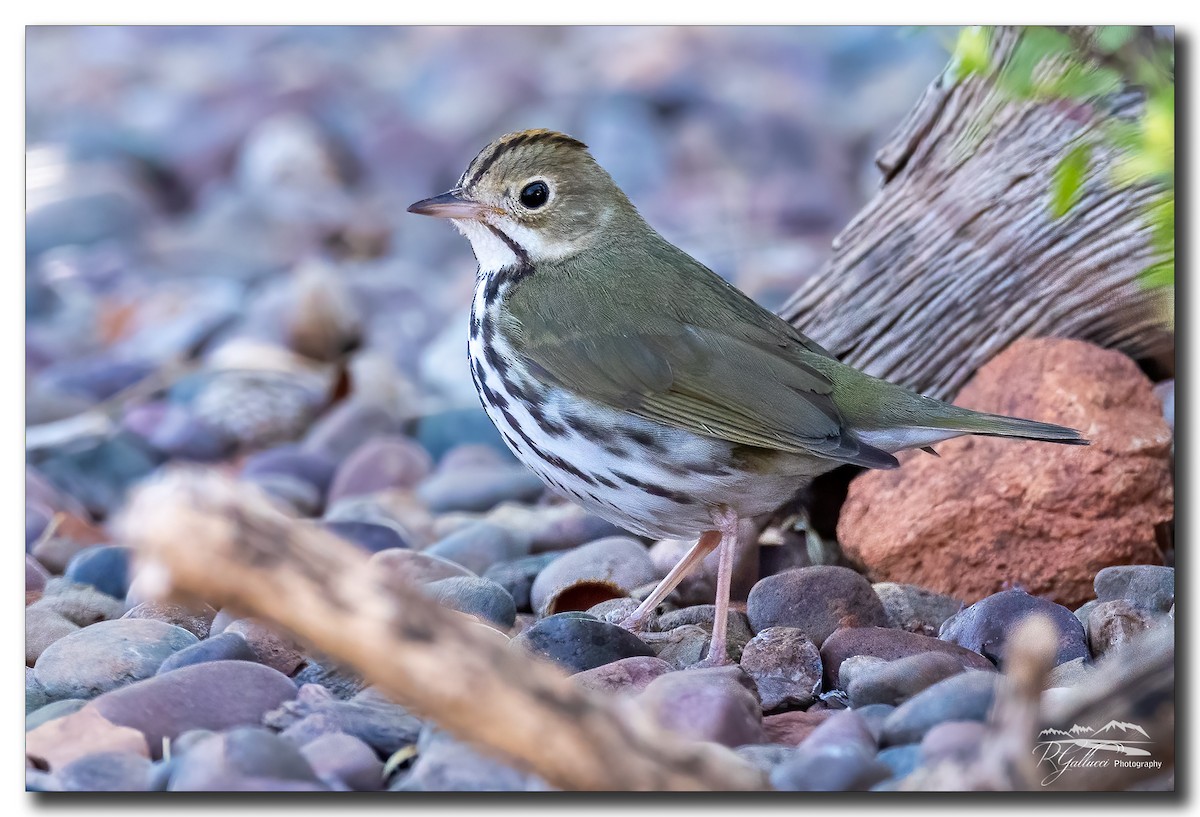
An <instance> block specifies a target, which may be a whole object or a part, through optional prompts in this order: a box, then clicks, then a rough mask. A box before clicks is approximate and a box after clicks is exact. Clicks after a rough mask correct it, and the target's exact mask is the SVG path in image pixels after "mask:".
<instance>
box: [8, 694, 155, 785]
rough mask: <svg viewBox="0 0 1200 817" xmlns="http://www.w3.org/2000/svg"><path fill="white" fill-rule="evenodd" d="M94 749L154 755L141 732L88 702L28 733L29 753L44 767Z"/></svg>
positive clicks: (65, 762) (86, 753)
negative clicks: (90, 705)
mask: <svg viewBox="0 0 1200 817" xmlns="http://www.w3.org/2000/svg"><path fill="white" fill-rule="evenodd" d="M94 752H123V753H128V754H134V755H137V756H139V757H149V756H150V750H149V747H148V746H147V744H146V738H145V737H144V736H143V735H142V733H141V732H139V731H138V730H136V729H130V728H129V727H127V726H121V725H118V724H115V723H113V722H112V721H110V720H108V719H107V718H105V717H104V716H103V715H102V714H100V713H99V712H98V711H96V710H95V709H93V708H91V707H86V706H85V707H84V708H83V709H80V710H79V711H78V712H72V713H71V714H70V715H64V716H63V717H61V718H55V719H54V720H51V721H47V722H46V723H43V724H42V725H41V726H39V727H37V728H36V729H33V730H32V731H30V732H27V733H26V734H25V755H26V757H30V758H34V759H35V762H37V763H38V764H39V765H40V766H41V767H42V768H48V769H51V770H54V769H58V768H61V767H62V766H65V765H66V764H68V763H70V762H71V761H72V760H75V759H76V758H80V757H84V756H85V755H90V754H92V753H94Z"/></svg>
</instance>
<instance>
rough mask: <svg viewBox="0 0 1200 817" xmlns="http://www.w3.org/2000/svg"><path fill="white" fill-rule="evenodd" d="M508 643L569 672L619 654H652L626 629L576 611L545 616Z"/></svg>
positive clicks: (604, 661) (586, 668)
mask: <svg viewBox="0 0 1200 817" xmlns="http://www.w3.org/2000/svg"><path fill="white" fill-rule="evenodd" d="M509 644H510V645H511V646H512V647H513V648H521V649H526V650H529V651H530V652H532V653H534V654H536V655H540V656H542V657H544V658H548V659H549V660H551V661H553V662H554V663H556V664H558V665H559V666H561V667H562V668H563V669H565V670H566V671H567V672H571V673H575V672H582V671H583V670H589V669H595V668H596V667H601V666H604V665H605V664H609V663H612V662H613V661H619V660H621V659H622V658H632V657H633V656H636V655H642V656H653V655H654V652H653V650H651V649H650V647H648V646H647V645H646V643H645V642H644V641H642V640H641V639H640V638H638V637H637V636H635V635H634V634H633V633H631V632H629V631H628V630H625V629H622V628H621V627H618V626H617V625H615V624H608V623H607V622H603V621H599V620H598V619H594V618H584V617H581V616H580V615H579V614H577V613H558V614H556V615H552V616H548V617H547V618H544V619H542V620H541V621H539V622H537V623H536V624H534V625H533V626H532V627H530V628H529V629H528V630H526V631H525V632H523V633H521V634H520V635H519V636H517V637H516V638H514V639H512V641H510V642H509Z"/></svg>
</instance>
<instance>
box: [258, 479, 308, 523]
mask: <svg viewBox="0 0 1200 817" xmlns="http://www.w3.org/2000/svg"><path fill="white" fill-rule="evenodd" d="M245 482H246V483H247V484H249V485H253V486H254V487H256V488H257V489H258V490H260V491H262V492H263V493H264V494H266V495H267V497H268V498H269V499H271V500H273V501H274V502H275V504H276V505H281V506H282V510H283V512H284V513H286V514H288V515H289V516H299V517H304V518H307V517H312V516H316V515H317V514H319V513H320V512H321V507H322V505H321V493H320V492H319V491H318V490H317V489H316V487H314V486H313V484H312V483H310V482H306V481H305V480H302V479H297V478H296V477H289V476H287V475H286V474H260V475H259V476H256V477H251V478H248V479H246V480H245Z"/></svg>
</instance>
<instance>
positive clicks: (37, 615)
mask: <svg viewBox="0 0 1200 817" xmlns="http://www.w3.org/2000/svg"><path fill="white" fill-rule="evenodd" d="M40 603H41V602H40V600H39V601H35V602H34V603H33V604H31V605H29V606H28V607H27V608H25V664H26V665H27V666H30V667H32V666H33V665H34V663H36V662H37V660H38V658H40V657H41V655H42V653H44V652H45V651H46V650H47V649H49V648H50V646H51V645H53V644H54V643H55V642H56V641H58V640H59V639H61V638H65V637H66V636H68V635H70V634H71V633H74V632H78V631H79V625H78V624H76V623H75V622H73V621H68V620H67V619H66V618H64V617H63V616H61V615H59V614H58V612H57V611H55V610H52V609H48V608H45V607H41V608H39V607H38V604H40Z"/></svg>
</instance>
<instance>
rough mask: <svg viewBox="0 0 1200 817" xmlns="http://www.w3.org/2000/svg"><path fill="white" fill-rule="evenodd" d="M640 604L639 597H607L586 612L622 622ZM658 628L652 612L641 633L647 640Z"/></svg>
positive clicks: (613, 621) (603, 619) (613, 622)
mask: <svg viewBox="0 0 1200 817" xmlns="http://www.w3.org/2000/svg"><path fill="white" fill-rule="evenodd" d="M639 606H640V602H639V601H638V600H637V599H634V598H630V597H629V596H622V597H621V598H619V599H605V600H604V601H602V602H600V603H599V604H593V605H592V606H591V607H589V608H587V610H585V611H584V612H585V613H587V614H588V615H589V616H592V617H593V618H598V619H600V620H601V621H607V622H608V623H609V624H620V623H622V622H623V621H625V619H627V618H629V617H630V616H631V615H633V614H634V613H635V612H636V611H637V608H638V607H639ZM658 629H660V628H659V626H658V618H657V617H656V616H655V615H654V613H653V612H651V613H650V617H649V618H648V619H646V626H645V628H644V630H645V631H644V632H642V633H640V635H641V637H642V639H643V640H645V638H646V637H648V636H649V635H650V634H651V633H652V632H653V631H655V630H658ZM701 629H703V628H701Z"/></svg>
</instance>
